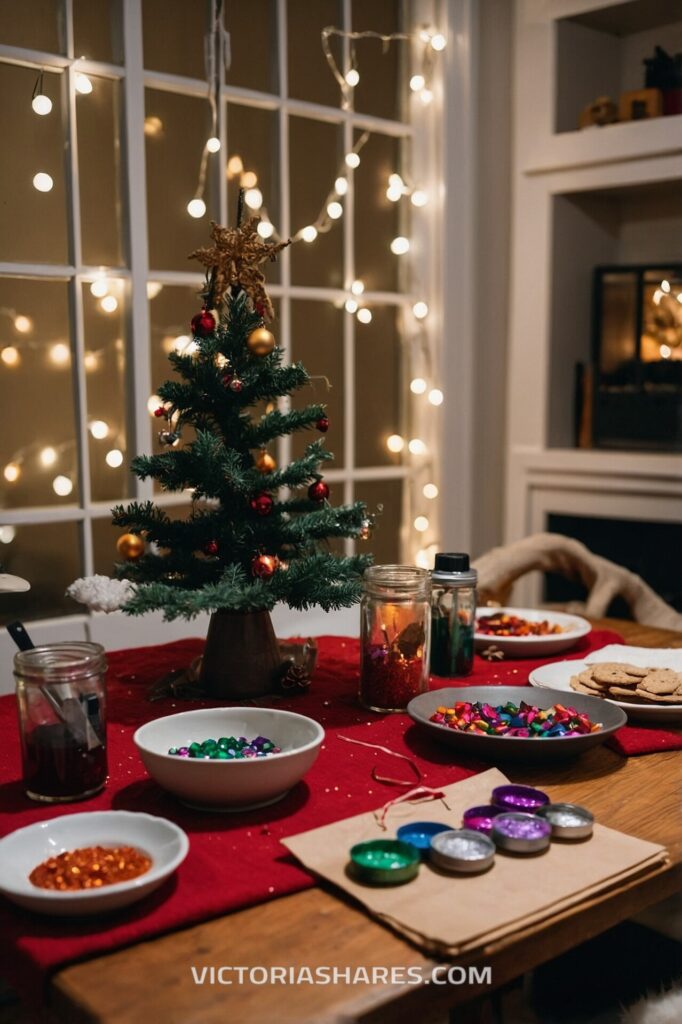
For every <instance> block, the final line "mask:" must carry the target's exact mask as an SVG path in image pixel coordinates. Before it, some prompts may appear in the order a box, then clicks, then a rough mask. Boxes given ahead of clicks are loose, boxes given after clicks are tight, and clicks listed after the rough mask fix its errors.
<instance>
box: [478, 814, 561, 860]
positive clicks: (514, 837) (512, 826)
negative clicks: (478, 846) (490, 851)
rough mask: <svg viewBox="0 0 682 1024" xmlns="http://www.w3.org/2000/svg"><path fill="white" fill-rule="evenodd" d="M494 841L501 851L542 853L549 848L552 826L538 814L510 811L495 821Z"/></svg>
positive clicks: (500, 815) (499, 815)
mask: <svg viewBox="0 0 682 1024" xmlns="http://www.w3.org/2000/svg"><path fill="white" fill-rule="evenodd" d="M491 835H492V839H493V842H494V843H495V845H496V846H499V848H500V849H501V850H510V851H511V852H513V853H540V851H541V850H546V849H547V847H548V846H549V841H550V837H551V835H552V826H551V825H550V823H549V822H548V821H545V819H544V818H540V817H538V816H537V815H536V814H523V813H520V812H513V811H508V812H504V813H503V814H498V816H497V817H496V818H495V819H494V820H493V829H492V833H491Z"/></svg>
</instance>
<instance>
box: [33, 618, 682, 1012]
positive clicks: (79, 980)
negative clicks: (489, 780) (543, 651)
mask: <svg viewBox="0 0 682 1024" xmlns="http://www.w3.org/2000/svg"><path fill="white" fill-rule="evenodd" d="M594 624H595V626H597V627H601V628H611V629H615V630H616V631H617V632H620V633H621V634H622V635H623V636H624V637H625V639H626V640H627V642H628V643H632V644H637V645H640V646H649V647H670V646H672V647H682V634H680V633H672V632H670V631H667V630H660V629H653V628H650V627H645V626H639V625H636V624H634V623H628V622H620V621H614V620H608V619H604V620H600V621H598V622H595V623H594ZM547 774H548V772H547V769H541V768H516V767H510V768H509V775H510V776H511V778H512V781H514V782H527V783H531V784H538V783H541V784H542V788H543V789H546V790H547V791H548V792H549V793H550V794H551V795H552V797H553V798H554V799H555V800H572V801H574V802H577V803H581V804H585V805H586V806H588V807H590V808H591V809H592V810H593V811H594V812H595V814H596V816H597V818H598V819H599V821H601V822H602V823H603V824H605V825H610V826H612V827H613V828H617V829H621V830H623V831H626V832H631V833H632V834H634V835H637V836H640V837H641V838H642V839H649V840H651V841H653V842H656V843H661V844H662V845H664V846H666V847H667V848H668V850H669V851H670V858H671V859H670V864H669V865H668V866H665V867H662V868H660V869H658V870H656V871H655V872H653V873H651V874H649V875H647V876H646V877H645V878H644V879H639V880H634V881H630V882H628V883H626V884H624V885H623V886H622V887H621V888H619V889H617V890H615V891H613V890H612V891H610V892H608V893H607V894H605V895H603V896H601V897H597V898H596V899H594V900H591V901H590V902H588V903H586V904H583V905H581V906H580V907H578V908H574V909H573V910H570V911H568V912H566V913H564V914H561V915H557V916H556V917H554V918H551V919H550V920H549V921H545V922H543V923H542V924H540V925H537V926H536V927H533V928H529V929H527V930H525V931H522V932H518V933H517V934H515V935H513V936H511V937H508V938H506V939H504V940H503V941H501V942H499V943H497V944H494V945H492V946H490V947H489V948H488V949H486V950H485V951H483V953H478V954H477V955H476V957H475V958H473V959H467V958H461V959H459V960H458V961H457V963H459V964H462V965H463V966H465V967H466V966H467V965H468V964H469V963H470V962H471V963H476V964H478V965H479V966H482V965H490V966H491V968H492V979H493V987H494V988H497V987H499V986H500V985H503V984H505V983H506V982H508V981H510V980H511V979H513V978H516V977H518V976H519V975H520V974H522V973H523V972H525V971H527V970H530V969H532V968H534V967H537V966H538V965H539V964H541V963H543V962H545V961H547V960H550V959H552V958H553V957H555V956H557V955H559V954H560V953H562V952H564V951H565V950H567V949H570V948H571V947H574V946H577V945H578V944H579V943H581V942H584V941H585V940H587V939H589V938H591V937H592V936H594V935H597V934H598V933H600V932H602V931H605V930H606V929H607V928H610V927H612V926H613V925H615V924H618V923H619V922H621V921H623V920H625V919H626V918H628V917H630V916H632V915H633V914H636V913H637V912H638V911H640V910H643V909H644V908H645V907H647V906H649V905H651V904H653V903H656V902H658V901H660V900H662V899H664V898H665V897H667V896H669V895H671V894H672V893H673V892H676V891H678V890H679V888H680V885H681V884H682V819H681V815H680V806H681V804H680V797H681V796H682V751H671V752H665V753H661V754H656V755H652V756H643V757H632V758H623V757H621V756H620V755H618V754H616V753H615V752H613V751H611V750H608V749H606V748H605V747H599V748H597V749H596V750H593V751H589V752H588V754H587V755H585V756H584V757H583V758H581V760H580V762H579V763H578V764H575V763H574V764H571V765H569V766H566V767H561V768H555V767H552V769H551V775H552V778H553V780H554V781H553V783H552V785H546V779H547ZM434 963H435V962H434V961H432V960H430V959H428V958H427V957H426V956H425V955H424V954H422V953H420V952H419V951H418V950H417V949H415V948H413V947H412V946H410V945H409V944H408V943H407V942H405V941H404V940H403V939H400V938H398V937H397V936H396V935H394V934H392V933H391V932H390V931H388V930H387V929H386V928H384V927H382V926H381V925H379V924H377V923H375V922H374V921H372V920H371V919H369V918H368V917H367V916H366V915H365V914H364V913H362V912H361V911H359V910H357V909H356V908H355V907H354V906H352V905H351V904H350V903H349V902H346V901H345V900H344V899H342V898H340V897H339V896H338V895H336V894H334V893H332V891H331V890H327V889H326V888H325V887H323V886H320V887H319V888H316V889H310V890H307V891H305V892H302V893H298V894H296V895H293V896H287V897H283V898H282V899H278V900H274V901H272V902H270V903H266V904H264V905H263V906H258V907H253V908H251V909H249V910H242V911H239V912H237V913H234V914H231V915H228V916H226V917H223V918H219V919H217V920H214V921H208V922H207V923H206V924H201V925H198V926H196V927H193V928H188V929H186V930H184V931H180V932H174V933H172V934H170V935H167V936H165V937H162V938H159V939H155V940H153V941H150V942H144V943H140V944H139V945H136V946H132V947H129V948H127V949H122V950H120V951H119V952H116V953H112V954H110V955H108V956H103V957H98V958H97V959H95V960H89V961H87V962H85V963H81V964H76V965H74V966H71V967H67V968H65V969H64V970H62V971H60V972H59V973H58V974H57V975H56V976H55V978H54V979H53V982H52V985H51V989H50V993H49V1002H50V1008H51V1010H52V1012H53V1013H54V1015H55V1016H56V1018H57V1020H63V1021H68V1022H69V1024H76V1022H81V1021H101V1022H104V1024H138V1022H139V1024H141V1022H145V1024H151V1022H154V1024H156V1022H163V1024H212V1022H214V1021H215V1022H220V1024H225V1021H230V1022H234V1024H264V1022H266V1021H268V1020H270V1019H273V1020H277V1021H278V1022H282V1024H285V1022H292V1024H313V1022H314V1024H323V1022H332V1021H333V1022H340V1021H344V1022H352V1021H362V1022H363V1024H371V1022H374V1024H379V1022H381V1024H384V1022H389V1021H390V1024H400V1022H402V1021H405V1022H408V1021H409V1022H413V1021H415V1020H418V1021H419V1024H427V1022H428V1021H430V1020H432V1019H433V1018H434V1017H435V1016H436V1015H440V1017H441V1019H442V1016H443V1014H444V1011H445V1010H446V1009H447V1008H449V1007H452V1006H455V1005H460V1004H462V1003H464V1002H467V1001H469V1000H471V999H473V998H474V997H475V996H477V995H478V994H479V992H484V991H485V992H489V991H490V987H489V986H487V985H486V986H483V987H481V988H479V989H477V988H476V987H475V986H471V985H452V986H451V985H433V984H424V985H416V986H413V985H398V986H393V987H391V986H389V985H384V984H381V985H376V986H371V985H364V984H360V985H355V986H352V985H343V984H342V985H326V986H324V985H297V986H286V987H285V986H283V985H251V984H248V983H247V984H244V985H231V986H229V987H227V986H224V987H222V986H213V985H205V986H201V985H196V984H194V982H193V980H192V976H191V972H190V966H191V965H192V964H195V965H197V966H201V965H204V964H208V965H215V966H216V967H217V966H221V965H228V966H233V965H245V966H255V965H259V966H260V965H263V966H265V967H268V966H272V965H274V966H280V965H285V966H293V967H302V966H308V967H311V968H314V967H315V966H316V965H325V966H330V967H334V966H338V967H350V968H355V967H358V966H364V967H368V968H369V967H372V966H374V965H376V966H381V967H389V968H390V967H392V966H403V967H408V966H410V967H411V966H419V967H421V968H423V969H424V971H425V973H426V971H428V969H429V968H430V967H431V966H432V965H433V964H434Z"/></svg>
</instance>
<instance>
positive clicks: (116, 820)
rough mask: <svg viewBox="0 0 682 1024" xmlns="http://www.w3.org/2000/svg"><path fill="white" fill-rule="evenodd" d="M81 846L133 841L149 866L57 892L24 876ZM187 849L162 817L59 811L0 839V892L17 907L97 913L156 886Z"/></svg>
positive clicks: (46, 911)
mask: <svg viewBox="0 0 682 1024" xmlns="http://www.w3.org/2000/svg"><path fill="white" fill-rule="evenodd" d="M84 846H134V847H136V848H137V849H138V850H141V851H142V852H144V853H146V854H147V855H148V856H149V857H151V860H152V866H151V868H150V869H149V871H146V872H145V873H144V874H143V875H140V876H139V878H131V879H129V880H128V881H126V882H115V883H114V884H113V885H105V886H102V888H101V889H83V890H81V891H76V892H58V891H55V890H52V889H39V888H38V887H37V886H35V885H33V884H32V883H31V882H30V881H29V879H28V876H29V874H30V873H31V871H33V869H34V868H35V867H37V866H38V864H42V862H43V861H44V860H47V859H48V857H56V856H57V855H58V854H60V853H66V852H67V851H68V850H76V849H79V848H81V847H84ZM188 850H189V839H188V838H187V836H186V834H185V833H184V832H183V830H182V829H181V828H178V826H177V825H174V824H173V822H172V821H167V820H166V818H157V817H155V816H154V815H152V814H139V813H133V812H132V811H89V812H85V813H81V814H63V815H62V816H61V817H60V818H52V819H51V820H50V821H39V822H36V824H34V825H27V826H26V828H18V829H17V830H16V831H15V832H10V834H9V835H7V836H5V837H4V839H0V892H2V893H4V895H5V896H7V898H8V899H10V900H12V901H13V902H14V903H18V904H19V906H20V907H27V908H28V909H29V910H36V911H38V912H40V913H42V914H52V915H55V914H56V915H65V916H69V917H72V916H75V915H79V916H80V915H82V914H88V915H91V914H100V913H102V912H104V911H107V910H116V909H118V908H119V907H124V906H127V905H128V904H129V903H135V902H136V901H137V900H141V899H142V897H143V896H146V895H147V894H148V893H150V892H153V890H154V889H158V887H159V886H160V885H161V884H162V883H163V882H164V881H165V880H166V879H167V878H168V876H169V875H171V874H172V873H173V872H174V871H175V869H176V868H177V867H178V866H179V865H180V864H182V862H183V860H184V859H185V857H186V856H187V851H188Z"/></svg>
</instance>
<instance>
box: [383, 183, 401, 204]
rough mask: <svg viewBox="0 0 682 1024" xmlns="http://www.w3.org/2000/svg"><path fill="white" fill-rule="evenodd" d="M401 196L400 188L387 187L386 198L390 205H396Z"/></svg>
mask: <svg viewBox="0 0 682 1024" xmlns="http://www.w3.org/2000/svg"><path fill="white" fill-rule="evenodd" d="M402 194H403V190H402V189H401V188H396V186H395V185H389V186H388V188H387V189H386V198H387V199H390V201H391V202H392V203H397V202H398V200H399V199H400V197H401V196H402Z"/></svg>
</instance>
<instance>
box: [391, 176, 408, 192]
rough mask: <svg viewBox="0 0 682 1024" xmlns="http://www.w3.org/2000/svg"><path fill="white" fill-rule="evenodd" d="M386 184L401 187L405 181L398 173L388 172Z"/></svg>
mask: <svg viewBox="0 0 682 1024" xmlns="http://www.w3.org/2000/svg"><path fill="white" fill-rule="evenodd" d="M388 184H389V185H390V186H391V188H400V189H402V188H404V187H405V182H404V181H403V179H402V178H401V177H400V175H399V174H389V176H388Z"/></svg>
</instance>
